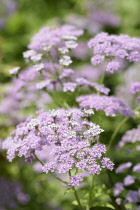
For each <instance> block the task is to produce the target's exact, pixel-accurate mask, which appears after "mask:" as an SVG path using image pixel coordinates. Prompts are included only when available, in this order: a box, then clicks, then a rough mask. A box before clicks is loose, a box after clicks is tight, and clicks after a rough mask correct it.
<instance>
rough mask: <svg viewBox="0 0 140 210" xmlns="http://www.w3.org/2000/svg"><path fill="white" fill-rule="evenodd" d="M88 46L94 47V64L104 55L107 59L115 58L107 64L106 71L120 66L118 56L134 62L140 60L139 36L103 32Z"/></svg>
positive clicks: (112, 70)
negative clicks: (117, 60)
mask: <svg viewBox="0 0 140 210" xmlns="http://www.w3.org/2000/svg"><path fill="white" fill-rule="evenodd" d="M88 47H89V48H92V49H93V53H94V57H93V59H92V63H93V65H97V64H99V63H101V62H102V61H103V57H104V56H105V59H106V60H107V59H109V58H111V59H113V60H112V61H111V62H110V61H109V63H108V64H107V66H106V71H108V72H110V73H114V72H115V71H118V70H119V68H120V66H119V63H118V62H116V61H115V60H114V59H116V58H121V59H122V58H125V59H126V60H128V61H129V62H134V63H137V62H140V55H139V52H140V39H138V38H131V37H129V36H127V35H108V33H104V32H102V33H100V34H98V35H96V36H95V37H94V38H93V39H91V40H90V41H89V42H88ZM98 57H99V58H98ZM95 58H98V59H95ZM96 60H97V61H96Z"/></svg>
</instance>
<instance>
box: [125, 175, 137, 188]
mask: <svg viewBox="0 0 140 210" xmlns="http://www.w3.org/2000/svg"><path fill="white" fill-rule="evenodd" d="M123 182H124V186H129V185H131V184H133V183H134V182H135V177H134V176H131V175H127V176H126V177H125V178H124V181H123Z"/></svg>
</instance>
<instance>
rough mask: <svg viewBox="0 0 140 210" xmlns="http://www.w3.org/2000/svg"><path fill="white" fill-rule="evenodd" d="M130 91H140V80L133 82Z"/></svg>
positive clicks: (134, 92) (133, 92)
mask: <svg viewBox="0 0 140 210" xmlns="http://www.w3.org/2000/svg"><path fill="white" fill-rule="evenodd" d="M130 91H131V93H132V94H136V93H138V92H140V82H133V83H132V84H131V89H130Z"/></svg>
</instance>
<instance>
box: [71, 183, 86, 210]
mask: <svg viewBox="0 0 140 210" xmlns="http://www.w3.org/2000/svg"><path fill="white" fill-rule="evenodd" d="M72 189H73V191H74V195H75V198H76V200H77V203H78V205H79V209H81V210H83V208H82V205H81V202H80V199H79V197H78V194H77V192H76V189H75V187H74V186H73V187H72Z"/></svg>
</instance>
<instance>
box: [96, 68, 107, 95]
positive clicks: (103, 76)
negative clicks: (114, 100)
mask: <svg viewBox="0 0 140 210" xmlns="http://www.w3.org/2000/svg"><path fill="white" fill-rule="evenodd" d="M105 75H106V70H105V71H104V72H103V74H102V76H101V79H100V82H99V84H100V85H102V84H103V81H104V78H105ZM97 94H98V95H100V92H99V91H97Z"/></svg>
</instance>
